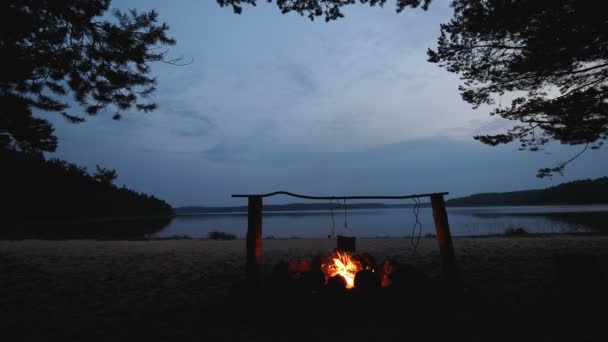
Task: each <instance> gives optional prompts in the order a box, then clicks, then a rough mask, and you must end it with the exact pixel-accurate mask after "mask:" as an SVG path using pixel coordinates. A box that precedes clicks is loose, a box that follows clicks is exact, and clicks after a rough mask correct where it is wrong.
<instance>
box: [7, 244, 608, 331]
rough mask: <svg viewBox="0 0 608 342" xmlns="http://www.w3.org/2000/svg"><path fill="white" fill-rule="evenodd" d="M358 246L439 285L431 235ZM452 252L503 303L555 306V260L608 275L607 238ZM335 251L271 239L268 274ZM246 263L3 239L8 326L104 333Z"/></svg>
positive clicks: (212, 285)
mask: <svg viewBox="0 0 608 342" xmlns="http://www.w3.org/2000/svg"><path fill="white" fill-rule="evenodd" d="M357 243H358V245H357V250H358V251H361V252H368V253H370V254H371V255H373V256H374V257H375V258H376V259H377V260H378V261H380V260H382V259H384V258H392V259H396V260H398V261H399V262H402V263H407V264H411V265H414V266H415V267H418V268H420V269H422V270H423V271H424V272H425V273H426V274H427V275H429V276H430V277H431V278H432V279H433V280H434V281H439V278H440V271H441V264H440V257H439V249H438V246H437V241H436V240H435V239H434V238H423V239H422V240H421V241H420V244H419V246H418V248H417V249H414V248H413V247H412V245H411V243H410V240H409V239H407V238H377V239H359V240H358V242H357ZM454 246H455V251H456V257H457V259H458V264H459V266H460V268H461V270H462V275H463V280H464V286H465V291H467V292H468V293H477V292H480V291H483V292H484V293H493V294H494V295H495V296H498V297H500V298H502V300H504V301H511V300H522V301H528V302H534V301H538V302H539V303H541V302H544V301H551V300H552V299H551V296H552V295H554V294H555V291H557V289H556V284H555V279H556V277H555V265H554V261H553V258H554V255H558V254H586V255H593V256H594V257H595V258H596V259H597V260H598V262H599V266H600V269H601V272H602V274H603V277H604V278H606V276H607V275H608V236H567V235H559V236H558V235H556V236H533V237H484V238H473V237H467V238H455V239H454ZM334 247H335V241H334V240H322V239H319V240H308V239H289V240H264V241H263V267H264V270H265V271H267V272H270V270H271V269H272V267H273V265H275V264H276V263H277V262H279V261H281V260H286V261H289V260H302V259H310V258H311V257H312V256H314V255H315V254H319V253H327V252H328V251H330V250H332V249H333V248H334ZM244 264H245V241H244V240H234V241H215V240H162V241H93V240H67V241H41V240H24V241H0V274H1V275H2V276H1V278H0V279H1V280H0V307H1V308H3V311H4V315H5V318H4V320H3V322H2V325H3V326H4V327H3V329H2V330H3V331H9V332H15V331H22V330H23V328H24V327H29V326H32V325H34V326H36V327H37V329H36V330H34V331H29V332H28V333H33V334H34V335H36V334H42V335H45V334H54V333H61V334H67V335H70V334H73V335H79V334H81V333H83V332H85V331H86V334H93V335H104V334H106V333H107V332H108V329H110V327H112V326H114V325H115V324H117V322H118V321H119V320H122V321H123V322H124V320H126V319H138V317H139V318H141V317H143V315H144V313H145V315H154V314H158V315H165V314H169V313H176V312H182V311H184V310H186V311H188V310H190V311H191V310H192V309H193V308H196V310H203V311H204V308H213V307H216V306H217V305H221V303H222V302H224V301H225V300H226V298H227V297H228V296H230V293H231V291H232V289H233V288H234V284H236V283H238V282H239V281H241V280H242V279H243V277H244V270H245V268H244ZM524 294H525V295H524ZM522 298H523V299H522ZM140 316H141V317H140ZM146 317H147V316H146ZM66 322H69V324H66ZM163 324H165V325H166V326H163ZM172 326H175V322H174V321H172V320H171V319H168V320H159V321H156V322H155V323H154V328H155V329H161V330H162V331H165V332H167V331H173V330H172V328H171V327H172ZM182 328H183V327H182ZM65 329H67V331H64V330H65ZM163 329H165V330H163Z"/></svg>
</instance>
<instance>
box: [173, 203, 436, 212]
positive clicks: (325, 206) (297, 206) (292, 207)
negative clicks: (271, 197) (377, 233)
mask: <svg viewBox="0 0 608 342" xmlns="http://www.w3.org/2000/svg"><path fill="white" fill-rule="evenodd" d="M412 206H413V204H384V203H352V204H350V203H347V205H346V208H347V210H359V209H386V208H410V207H412ZM420 206H421V207H428V206H430V204H428V203H422V204H420ZM330 209H333V210H344V206H343V205H338V204H337V203H336V202H334V204H333V205H332V207H330V206H329V203H328V202H324V203H323V202H319V203H290V204H276V205H264V206H263V210H264V211H305V210H330ZM173 211H174V212H175V213H176V214H212V213H236V212H247V206H238V207H179V208H173Z"/></svg>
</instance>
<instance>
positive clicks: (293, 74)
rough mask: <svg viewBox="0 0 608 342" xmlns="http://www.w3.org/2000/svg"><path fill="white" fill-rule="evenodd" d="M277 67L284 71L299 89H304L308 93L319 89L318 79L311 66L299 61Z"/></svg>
mask: <svg viewBox="0 0 608 342" xmlns="http://www.w3.org/2000/svg"><path fill="white" fill-rule="evenodd" d="M277 69H278V70H279V71H281V72H283V73H284V74H285V75H286V76H287V79H288V81H289V82H290V83H292V84H295V85H296V87H297V88H298V89H297V90H303V91H305V92H307V93H314V92H316V91H317V85H316V81H315V79H314V75H313V72H312V70H311V69H310V67H307V66H306V65H303V64H298V63H288V64H282V65H279V66H278V67H277Z"/></svg>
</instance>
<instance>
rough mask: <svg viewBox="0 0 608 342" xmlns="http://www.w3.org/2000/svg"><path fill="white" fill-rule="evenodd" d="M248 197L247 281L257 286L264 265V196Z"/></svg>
mask: <svg viewBox="0 0 608 342" xmlns="http://www.w3.org/2000/svg"><path fill="white" fill-rule="evenodd" d="M248 199H249V203H248V216H247V218H248V223H247V281H248V282H249V285H250V286H251V287H257V286H258V285H259V282H260V271H261V266H262V197H261V196H249V197H248Z"/></svg>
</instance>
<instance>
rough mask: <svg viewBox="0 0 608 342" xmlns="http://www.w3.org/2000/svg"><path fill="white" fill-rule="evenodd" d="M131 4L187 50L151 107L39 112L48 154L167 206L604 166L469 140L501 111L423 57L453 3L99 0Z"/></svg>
mask: <svg viewBox="0 0 608 342" xmlns="http://www.w3.org/2000/svg"><path fill="white" fill-rule="evenodd" d="M134 6H136V7H137V8H138V9H141V10H144V9H153V8H154V9H156V10H157V11H158V13H159V19H160V21H164V22H166V23H167V24H168V25H169V26H170V31H169V32H170V35H171V36H173V37H174V38H175V39H176V40H177V44H176V45H175V46H173V47H171V48H170V50H169V52H168V57H177V56H180V55H183V56H184V57H185V59H186V60H192V63H191V64H189V65H187V66H179V67H178V66H172V65H167V64H162V63H157V64H153V66H152V68H153V73H154V75H155V76H156V77H157V78H158V86H157V91H156V93H155V94H154V96H153V98H152V99H153V100H154V101H155V102H156V103H157V104H158V105H159V108H158V109H157V110H156V111H154V112H152V113H141V112H136V111H131V112H127V113H124V115H123V119H122V120H120V121H114V120H112V119H111V116H112V113H111V112H108V113H105V114H104V113H101V114H99V115H98V116H96V117H90V118H89V119H88V120H87V122H85V123H82V124H79V125H74V124H70V123H67V122H66V121H64V120H63V119H61V118H60V117H58V115H57V114H56V113H40V114H39V115H40V116H42V117H44V118H47V119H49V120H50V121H51V122H52V123H53V125H54V127H55V129H56V134H57V136H58V137H59V148H58V149H57V151H56V152H55V153H54V154H53V155H52V157H57V158H63V159H66V160H68V161H70V162H73V163H77V164H79V165H83V166H86V167H88V169H89V170H94V169H95V165H96V164H99V165H101V166H104V167H107V168H114V169H116V171H117V172H118V175H119V177H118V179H117V181H116V182H115V183H116V184H117V185H119V186H122V185H123V184H124V185H126V186H127V187H129V188H132V189H134V190H137V191H141V192H146V193H149V194H152V195H155V196H157V197H160V198H162V199H164V200H166V201H167V202H169V203H170V204H171V205H173V206H184V205H202V206H225V205H228V206H230V205H244V204H245V203H244V202H245V201H244V200H243V199H233V198H231V194H234V193H266V192H272V191H277V190H285V191H292V192H298V193H303V194H308V195H337V196H341V195H379V194H382V195H405V194H412V193H429V192H443V191H445V192H449V193H450V195H449V197H458V196H464V195H469V194H473V193H478V192H498V191H514V190H524V189H530V188H543V187H548V186H552V185H557V184H559V183H562V182H566V181H571V180H575V179H580V178H597V177H602V176H605V175H606V171H605V170H607V167H608V158H606V157H607V156H608V151H607V150H606V148H604V149H600V150H597V151H589V152H587V153H585V154H584V155H582V157H580V158H579V159H578V160H577V161H575V162H574V163H573V164H571V165H569V166H568V167H567V169H566V173H565V174H564V176H559V175H557V176H554V177H552V178H551V179H538V178H536V177H535V175H536V171H537V170H538V169H539V168H541V167H552V166H555V165H556V164H557V163H558V162H559V161H563V160H567V159H569V158H570V157H571V156H572V155H574V154H576V153H577V152H578V151H579V150H580V148H581V147H580V146H578V147H570V146H562V145H559V144H552V145H550V146H548V147H547V150H546V151H545V152H536V153H534V152H522V151H518V150H517V148H518V145H517V144H510V145H503V146H498V147H490V146H486V145H482V144H481V143H479V142H477V141H475V140H473V138H472V137H473V135H476V134H487V133H496V132H500V131H502V130H504V129H506V128H508V127H510V126H511V125H512V123H510V122H506V120H503V119H501V118H496V117H491V116H490V115H489V114H488V113H489V111H490V108H488V107H481V108H479V109H476V110H473V109H472V108H471V106H470V105H469V104H467V103H465V102H464V101H463V100H462V99H461V97H460V95H459V93H458V85H459V84H460V81H459V79H458V75H454V74H451V73H448V72H447V71H446V70H445V69H441V68H440V67H438V66H437V65H435V64H431V63H428V62H427V61H426V59H427V57H426V51H427V49H428V48H433V47H434V46H435V43H436V39H437V37H438V36H439V25H440V24H441V23H443V22H447V21H448V20H449V19H450V17H451V15H452V11H451V9H450V8H449V5H448V1H441V0H438V1H434V2H433V3H432V4H431V6H430V8H429V10H428V11H426V12H425V11H423V10H421V9H414V10H413V9H406V10H405V11H403V12H402V13H400V14H397V13H396V12H395V7H394V3H392V2H391V1H389V2H387V5H385V7H384V8H379V7H375V8H370V7H368V6H351V7H349V8H346V9H345V10H344V14H345V18H343V19H340V20H337V21H333V22H330V23H326V22H325V21H324V20H323V19H321V20H315V21H314V22H311V21H310V20H308V19H307V18H306V17H301V16H299V15H298V14H295V13H291V14H287V15H282V14H281V13H280V12H279V10H278V9H277V8H276V5H275V4H268V3H266V2H265V1H262V0H260V1H259V4H258V6H257V7H248V6H246V7H245V8H244V11H243V14H241V15H236V14H234V13H233V12H232V9H231V8H229V7H226V8H221V7H220V6H219V5H217V3H216V2H215V1H212V0H186V1H179V2H169V1H161V0H154V1H145V2H133V1H117V0H115V1H113V3H112V8H120V9H126V8H132V7H134ZM72 112H73V113H77V111H75V110H73V111H72ZM294 201H295V200H294V199H293V198H285V197H282V198H273V199H271V200H270V201H267V202H268V203H289V202H294Z"/></svg>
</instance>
